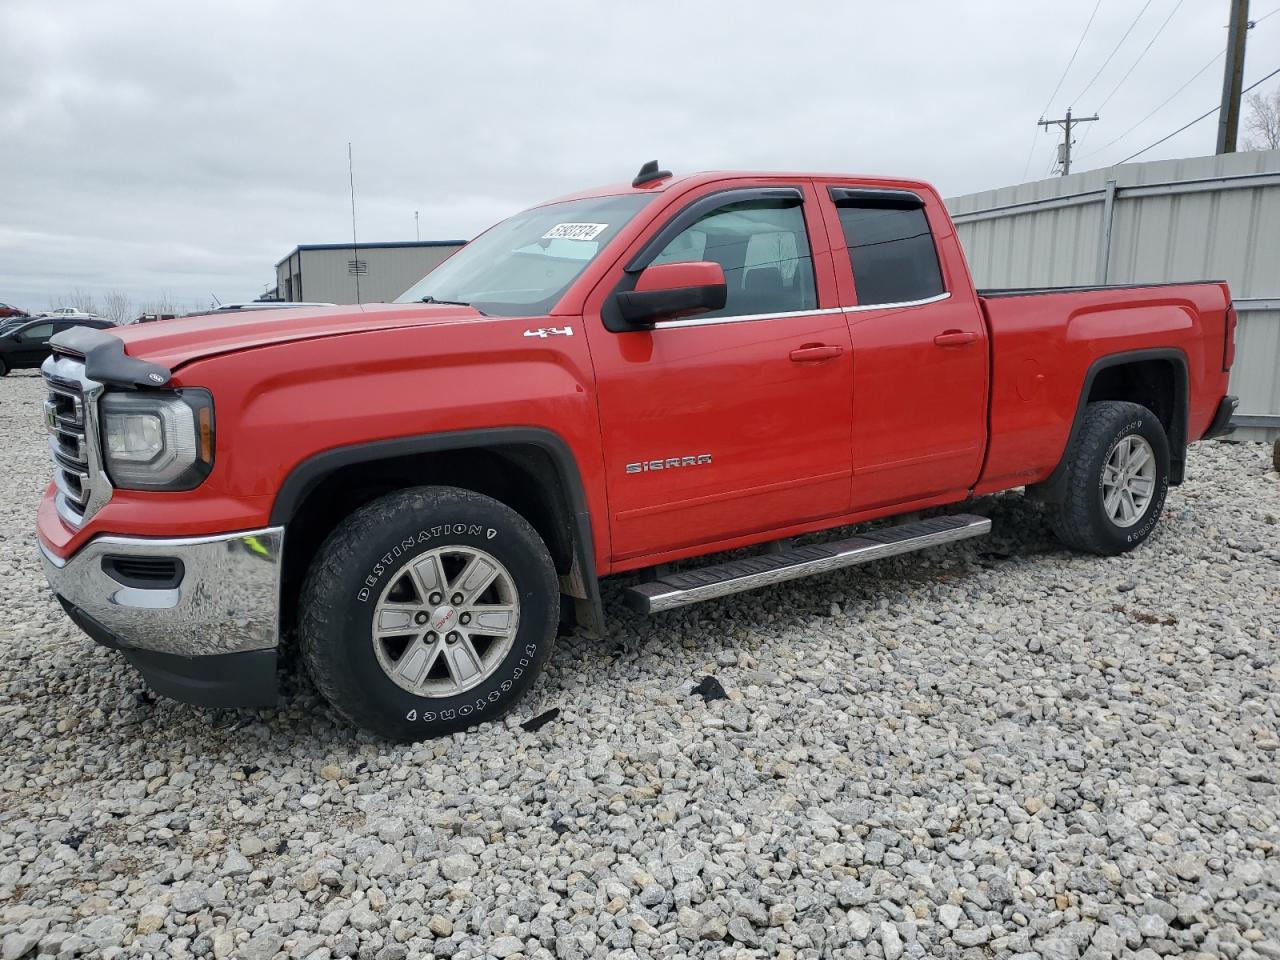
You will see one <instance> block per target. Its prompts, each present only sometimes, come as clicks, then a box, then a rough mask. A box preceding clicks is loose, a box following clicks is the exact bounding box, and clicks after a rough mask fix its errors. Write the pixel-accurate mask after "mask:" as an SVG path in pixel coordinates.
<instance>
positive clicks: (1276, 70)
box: [1120, 67, 1280, 163]
mask: <svg viewBox="0 0 1280 960" xmlns="http://www.w3.org/2000/svg"><path fill="white" fill-rule="evenodd" d="M1278 73H1280V67H1276V69H1274V70H1272V71H1271V72H1270V73H1268V74H1267V75H1266V76H1265V77H1263V78H1262V79H1261V80H1259V81H1258V82H1257V83H1251V84H1249V86H1247V87H1245V88H1244V89H1243V90H1241V91H1240V93H1241V95H1243V94H1246V93H1248V92H1249V91H1250V90H1252V89H1253V88H1254V87H1260V86H1262V84H1264V83H1266V82H1267V81H1268V80H1270V79H1271V78H1272V77H1274V76H1275V75H1276V74H1278ZM1221 109H1222V105H1221V104H1219V105H1218V106H1216V107H1213V108H1211V109H1209V110H1206V111H1205V112H1204V113H1202V114H1200V116H1198V117H1196V118H1195V119H1194V120H1192V121H1191V122H1190V123H1185V124H1183V125H1182V126H1180V127H1179V128H1178V129H1177V130H1175V131H1173V133H1171V134H1169V135H1168V136H1167V137H1161V138H1160V139H1159V140H1157V141H1156V142H1155V143H1153V144H1151V145H1150V146H1147V147H1143V148H1142V149H1141V150H1139V151H1138V152H1137V153H1131V154H1129V156H1127V157H1125V158H1124V159H1123V160H1121V161H1120V162H1121V163H1128V162H1129V161H1130V160H1132V159H1133V158H1134V157H1140V156H1142V155H1143V154H1144V153H1146V152H1147V151H1148V150H1150V149H1152V148H1154V147H1158V146H1160V144H1162V143H1164V142H1165V141H1166V140H1172V139H1173V138H1174V137H1176V136H1177V135H1178V134H1180V133H1181V132H1182V131H1183V130H1186V129H1187V128H1188V127H1194V126H1195V125H1196V124H1197V123H1199V122H1200V121H1201V120H1203V119H1204V118H1205V117H1208V116H1211V115H1212V114H1215V113H1217V112H1218V111H1219V110H1221Z"/></svg>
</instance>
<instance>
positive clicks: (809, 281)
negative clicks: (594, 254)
mask: <svg viewBox="0 0 1280 960" xmlns="http://www.w3.org/2000/svg"><path fill="white" fill-rule="evenodd" d="M806 224H807V228H806ZM701 260H711V261H715V262H717V263H719V264H720V265H721V267H722V269H723V271H724V275H725V279H726V282H727V284H728V287H729V291H728V298H727V302H726V305H725V307H724V309H722V310H719V311H716V312H714V313H704V314H701V315H698V316H693V317H689V318H686V319H683V320H671V321H665V322H660V323H658V324H657V325H656V327H655V328H654V329H653V330H626V331H624V332H613V331H610V330H609V329H606V327H605V324H604V320H603V317H602V312H603V311H604V310H607V309H608V305H609V303H610V302H611V298H612V295H613V293H614V291H615V290H617V289H618V288H619V285H620V284H626V283H627V282H628V280H629V279H630V280H631V282H632V283H634V278H635V277H636V276H638V275H639V272H640V271H641V270H642V269H643V268H644V267H646V266H648V265H650V264H652V263H672V262H686V261H701ZM830 260H831V258H830V255H829V253H828V250H827V239H826V233H825V227H824V221H823V219H822V214H821V212H820V211H819V210H818V208H817V196H816V194H815V192H814V190H813V187H812V185H811V184H809V183H808V182H795V183H786V184H781V183H761V184H759V185H758V186H745V185H744V186H743V187H741V188H734V189H728V190H726V189H724V188H723V186H719V187H717V186H716V185H707V186H705V187H703V188H701V189H700V190H699V191H698V192H696V193H693V194H691V195H690V196H688V197H685V198H682V201H681V202H680V204H679V205H678V206H677V207H676V208H675V209H674V210H673V211H672V212H671V213H670V215H668V216H666V217H664V218H662V219H660V220H659V222H658V224H657V225H656V230H655V232H651V233H649V234H648V236H647V237H646V238H644V239H641V240H639V241H637V243H636V244H635V245H634V246H633V248H632V249H631V250H628V251H627V253H626V254H625V255H624V257H623V258H622V261H621V263H620V265H619V269H618V270H617V271H616V273H614V274H613V275H612V276H610V277H606V279H605V281H604V283H603V284H602V285H601V286H600V287H598V288H597V290H596V292H595V293H594V294H593V295H592V296H591V298H589V300H588V302H587V309H586V314H587V323H586V326H587V331H588V336H589V338H590V345H591V356H592V361H593V363H594V365H595V371H596V385H597V396H598V403H599V409H600V420H601V428H602V440H603V447H604V455H605V468H606V473H607V489H608V495H609V512H610V530H611V536H612V543H613V555H614V558H615V560H622V561H625V560H626V559H628V558H632V557H640V556H648V555H653V554H659V553H662V552H664V551H668V552H669V551H678V550H679V549H680V548H682V547H687V546H689V545H692V544H707V543H714V542H718V541H724V540H729V539H732V538H735V537H741V536H747V535H750V534H752V533H757V532H760V531H765V530H772V529H775V528H777V527H780V526H785V525H788V524H794V523H799V522H801V521H804V520H808V519H813V518H819V517H827V516H834V515H838V514H842V513H844V512H845V511H846V510H847V509H848V501H849V476H850V459H849V429H850V424H851V420H852V407H851V399H850V389H851V366H850V361H849V331H848V327H847V326H846V324H845V321H844V316H843V314H842V312H841V310H840V308H839V306H838V303H837V300H836V291H835V281H834V276H833V274H832V271H831V268H830ZM624 266H625V267H626V269H625V270H624V269H623V267H624Z"/></svg>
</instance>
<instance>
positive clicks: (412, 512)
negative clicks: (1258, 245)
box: [38, 163, 1235, 739]
mask: <svg viewBox="0 0 1280 960" xmlns="http://www.w3.org/2000/svg"><path fill="white" fill-rule="evenodd" d="M1234 328H1235V314H1234V311H1233V310H1232V307H1231V298H1230V295H1229V293H1228V291H1227V288H1226V285H1225V284H1222V283H1198V284H1176V285H1147V286H1128V287H1098V288H1083V287H1081V288H1073V289H1057V290H1052V289H1050V290H999V291H975V290H974V288H973V284H972V281H971V279H970V277H969V272H968V269H967V267H966V264H965V259H964V256H963V254H962V252H961V249H960V245H959V243H958V242H957V239H956V234H955V230H954V228H953V226H952V224H951V221H950V219H949V218H948V216H947V211H946V209H945V207H944V206H943V203H942V201H941V199H940V198H939V197H938V194H937V193H936V192H935V191H934V190H933V189H932V188H931V187H929V186H928V185H927V184H925V183H920V182H917V181H909V180H891V179H885V178H878V177H874V178H873V177H850V176H841V175H814V174H743V173H708V174H701V175H697V176H690V177H684V178H675V177H672V176H671V174H670V173H668V172H666V171H662V170H658V169H657V166H656V164H652V163H650V164H646V165H645V166H644V168H642V170H641V172H640V174H639V175H638V176H637V177H636V178H635V179H634V180H633V181H632V182H630V183H624V184H621V185H618V186H611V187H606V188H603V189H598V190H591V191H587V192H585V193H581V194H577V195H575V196H571V197H568V198H566V199H562V200H557V201H553V202H550V203H547V204H544V205H542V206H538V207H534V208H532V209H530V210H526V211H525V212H523V213H519V214H517V215H515V216H514V217H512V218H510V219H509V220H506V221H504V222H502V223H500V224H498V225H497V226H495V227H493V228H492V229H490V230H489V231H487V232H486V233H484V234H482V235H481V236H480V237H478V238H477V239H475V240H474V241H472V242H471V243H470V244H468V245H467V246H466V247H465V248H463V249H462V250H460V251H459V252H458V253H456V254H455V255H454V256H453V257H452V258H451V259H450V260H448V261H446V262H445V263H444V264H443V265H441V266H440V267H438V268H436V270H434V271H433V272H432V273H431V274H430V275H428V276H427V277H426V278H425V279H423V280H422V281H421V282H419V283H418V284H417V285H415V286H414V287H413V288H411V289H410V290H409V291H408V292H406V293H405V294H404V295H403V296H402V297H401V298H400V299H399V301H398V302H396V303H391V304H366V305H364V306H347V307H329V308H308V309H299V310H276V311H271V312H269V313H248V314H244V315H240V316H226V317H216V318H189V319H178V320H171V321H168V322H166V323H163V324H154V325H147V326H145V327H140V328H131V329H122V330H114V331H111V332H105V331H99V330H86V329H76V330H71V331H69V332H67V333H63V334H59V335H57V336H56V337H55V338H54V340H53V348H54V353H53V355H52V356H51V357H50V358H49V360H48V361H47V362H46V363H45V365H44V367H43V372H44V377H45V380H46V382H47V386H48V399H47V401H46V403H45V417H46V421H47V425H48V428H49V432H50V437H49V449H50V453H51V456H52V459H53V462H54V482H53V484H52V485H51V486H50V488H49V490H48V492H47V494H46V495H45V497H44V500H43V502H42V503H41V505H40V509H39V516H38V527H39V537H40V545H41V548H42V551H43V556H44V561H45V567H46V571H47V574H48V577H49V580H50V582H51V584H52V585H53V589H54V591H55V593H56V594H57V596H58V599H59V600H60V601H61V603H62V605H63V606H64V607H65V609H66V611H67V612H68V614H69V615H70V616H71V618H72V620H74V621H75V623H77V624H78V625H79V626H80V627H81V628H82V629H83V630H84V631H85V632H86V633H88V634H89V635H90V636H91V637H93V638H94V639H95V640H97V641H99V642H100V643H103V644H106V645H108V646H111V647H114V648H117V649H119V651H120V652H121V653H122V654H123V655H124V656H125V657H126V658H128V659H129V661H130V662H132V663H133V664H134V665H135V666H136V667H137V668H138V669H139V670H140V671H141V672H142V673H143V674H144V675H145V676H146V678H147V680H148V681H149V682H150V684H151V685H152V686H153V687H154V688H155V689H156V690H157V691H158V692H160V693H162V694H165V695H168V696H171V697H175V698H178V699H181V700H186V701H189V702H194V703H200V704H216V705H225V706H236V705H241V706H244V705H262V704H268V703H271V702H273V701H274V700H275V698H276V695H277V694H276V689H277V688H276V671H277V662H276V660H277V650H278V647H279V645H280V643H281V638H282V637H294V636H296V637H297V640H298V642H299V644H300V646H301V653H302V658H303V660H304V661H305V663H306V665H307V668H308V670H309V672H310V673H311V676H312V677H313V678H314V680H315V683H316V685H317V686H318V688H319V689H320V691H321V692H322V693H323V694H324V696H325V697H326V698H328V700H329V701H330V702H331V703H332V704H333V706H334V707H335V708H336V709H337V710H338V711H339V712H341V713H342V714H343V715H344V716H345V717H347V718H349V719H350V720H351V721H353V722H355V723H357V724H359V725H361V726H364V727H366V728H368V729H369V730H372V731H375V732H377V733H380V734H384V735H386V736H389V737H394V738H400V739H419V738H423V737H427V736H433V735H438V734H442V733H447V732H450V731H455V730H459V729H462V728H464V727H466V726H468V725H470V724H473V723H475V722H477V721H479V720H483V719H486V718H490V717H495V716H499V715H501V714H502V713H504V712H505V711H507V710H509V709H510V708H511V707H512V705H513V704H514V703H515V702H516V701H517V700H518V698H519V697H520V696H521V694H523V693H524V691H526V690H527V689H528V688H529V686H530V685H531V684H532V683H533V680H534V678H535V677H536V676H537V674H538V671H539V668H540V667H541V666H542V665H543V663H544V662H545V661H546V659H547V657H548V655H549V653H550V650H551V646H552V643H553V641H554V639H555V637H556V635H557V632H558V630H559V629H561V628H562V627H569V628H576V629H578V630H581V631H583V632H586V633H588V634H591V633H596V634H599V633H600V632H602V631H603V630H604V617H603V613H602V608H601V602H600V594H599V589H598V578H599V577H602V576H605V575H611V574H620V573H626V572H629V571H640V573H639V574H638V575H637V574H633V578H634V579H635V581H636V582H635V583H634V584H633V585H632V586H630V587H629V588H628V589H627V591H626V596H627V597H628V599H629V601H630V602H631V603H633V604H634V605H635V606H636V607H637V608H639V609H640V610H642V611H646V612H658V611H662V610H667V609H670V608H673V607H678V606H680V605H683V604H686V603H692V602H695V601H699V600H704V599H708V598H713V597H718V596H722V595H724V594H728V593H732V592H735V591H738V590H745V589H749V588H754V587H761V586H766V585H768V584H772V583H776V582H778V581H782V580H786V579H789V578H793V577H800V576H805V575H809V574H813V573H819V572H823V571H828V570H833V569H837V568H840V567H845V566H850V565H853V564H857V563H862V562H865V561H868V560H874V559H876V558H879V557H884V556H888V555H891V554H898V553H904V552H907V551H910V550H915V549H920V548H923V547H929V546H933V545H936V544H941V543H946V542H950V541H953V540H958V539H961V538H964V537H971V536H977V535H980V534H982V533H985V532H986V531H987V530H988V529H989V526H990V523H989V521H988V520H986V519H985V518H982V517H977V516H971V515H967V514H964V513H958V512H952V513H946V512H945V511H944V512H941V514H940V515H933V516H931V517H930V518H929V519H924V520H911V521H910V522H903V523H899V524H897V525H878V526H876V527H874V528H873V529H871V530H869V531H864V532H862V533H858V534H856V535H850V534H849V533H848V532H845V533H844V534H841V535H838V537H837V538H836V539H830V540H827V541H825V542H819V543H813V542H810V541H811V540H812V539H813V538H806V540H805V545H802V546H792V545H790V544H789V543H788V538H791V537H794V536H796V535H798V534H808V533H811V532H813V531H819V530H825V529H830V528H835V527H843V526H847V525H850V524H857V523H861V522H863V521H868V520H874V519H877V518H883V517H889V516H892V515H894V514H904V513H908V512H910V513H915V512H916V511H921V510H924V509H926V508H938V507H943V506H946V505H949V504H960V503H962V502H964V501H967V500H969V499H971V498H973V497H978V496H981V495H983V494H989V493H993V492H995V491H999V490H1006V489H1010V488H1017V487H1026V489H1027V491H1028V493H1029V494H1030V495H1032V496H1035V497H1038V498H1040V499H1041V500H1043V501H1044V502H1045V504H1046V509H1047V510H1048V512H1049V516H1050V518H1051V522H1052V525H1053V529H1054V530H1055V531H1056V533H1057V535H1058V536H1059V537H1060V538H1061V539H1062V541H1063V542H1064V543H1065V544H1067V545H1068V546H1070V547H1074V548H1076V549H1080V550H1085V551H1090V552H1093V553H1098V554H1114V553H1118V552H1120V551H1124V550H1130V549H1132V548H1133V547H1135V546H1137V545H1138V544H1140V543H1142V541H1144V540H1145V539H1146V538H1147V537H1148V536H1149V535H1150V534H1151V531H1152V528H1153V526H1154V525H1155V523H1156V520H1157V519H1158V518H1159V516H1160V513H1161V510H1162V507H1163V505H1164V500H1165V495H1166V493H1167V488H1168V485H1170V484H1173V485H1177V484H1178V483H1180V482H1181V480H1182V477H1183V466H1184V461H1185V457H1186V450H1187V445H1188V444H1189V443H1191V442H1192V441H1195V440H1201V439H1204V438H1206V437H1211V436H1215V435H1218V434H1221V433H1224V432H1226V431H1227V430H1229V429H1230V428H1229V420H1230V416H1231V413H1232V410H1233V408H1234V405H1235V400H1234V398H1232V397H1228V396H1226V391H1227V375H1228V370H1229V369H1230V367H1231V363H1232V355H1233V351H1234ZM935 513H937V512H936V511H935ZM752 545H761V547H762V549H761V551H760V552H759V553H757V554H754V555H748V556H745V557H739V558H737V559H732V560H729V561H727V562H719V563H714V564H710V565H708V564H706V563H703V564H697V563H685V561H691V560H693V559H694V558H698V557H702V556H705V555H707V554H713V553H719V552H722V551H728V550H735V549H737V548H743V547H749V546H752ZM677 563H679V564H680V566H679V567H678V568H677V566H676V564H677Z"/></svg>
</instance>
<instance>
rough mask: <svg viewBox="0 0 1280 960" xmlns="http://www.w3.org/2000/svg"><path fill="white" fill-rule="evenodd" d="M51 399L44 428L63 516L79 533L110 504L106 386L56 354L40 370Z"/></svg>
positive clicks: (71, 359)
mask: <svg viewBox="0 0 1280 960" xmlns="http://www.w3.org/2000/svg"><path fill="white" fill-rule="evenodd" d="M40 372H41V373H42V374H43V375H44V382H45V386H46V388H47V389H48V396H47V397H46V398H45V401H44V422H45V428H46V429H47V430H48V432H49V442H48V445H49V458H50V459H51V460H52V461H53V483H54V486H55V487H56V488H57V491H58V492H57V506H58V515H59V516H60V517H62V519H63V521H65V522H66V523H67V524H69V525H70V526H72V527H80V526H81V525H82V524H83V523H84V522H85V521H86V520H88V519H89V517H91V516H93V514H95V513H97V512H98V510H99V509H101V507H102V505H103V504H104V503H106V502H107V500H109V499H110V498H111V483H110V481H109V480H108V479H107V475H106V473H105V472H104V471H103V469H102V458H101V452H100V450H99V449H98V418H97V401H98V397H99V395H101V393H102V384H100V383H97V382H95V381H93V380H89V379H88V378H87V377H86V376H85V373H84V363H83V362H82V361H81V360H80V359H79V358H78V357H74V356H71V355H69V354H66V353H63V352H60V351H59V352H55V353H54V355H53V356H51V357H50V358H49V359H48V360H46V361H45V362H44V365H43V366H42V367H41V368H40Z"/></svg>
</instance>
